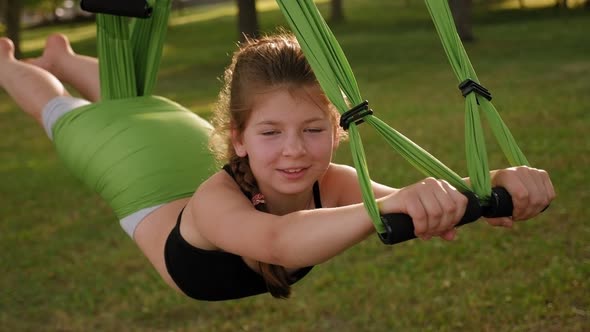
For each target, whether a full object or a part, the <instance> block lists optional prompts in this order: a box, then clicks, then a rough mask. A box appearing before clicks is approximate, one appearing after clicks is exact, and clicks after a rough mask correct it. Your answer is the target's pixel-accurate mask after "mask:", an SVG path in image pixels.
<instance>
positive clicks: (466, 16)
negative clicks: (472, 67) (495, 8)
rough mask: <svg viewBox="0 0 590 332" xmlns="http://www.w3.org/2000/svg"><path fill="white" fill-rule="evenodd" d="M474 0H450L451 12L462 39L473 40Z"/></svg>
mask: <svg viewBox="0 0 590 332" xmlns="http://www.w3.org/2000/svg"><path fill="white" fill-rule="evenodd" d="M472 4H473V1H472V0H449V5H450V7H451V12H453V18H454V19H455V26H456V27H457V33H459V37H461V40H462V41H465V42H469V41H473V39H474V38H473V27H472V24H471V17H472Z"/></svg>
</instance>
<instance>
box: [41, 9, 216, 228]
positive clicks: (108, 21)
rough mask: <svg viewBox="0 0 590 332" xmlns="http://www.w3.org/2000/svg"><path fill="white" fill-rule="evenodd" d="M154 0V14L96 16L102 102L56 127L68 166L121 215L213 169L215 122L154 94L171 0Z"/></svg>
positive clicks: (189, 190)
mask: <svg viewBox="0 0 590 332" xmlns="http://www.w3.org/2000/svg"><path fill="white" fill-rule="evenodd" d="M134 3H135V4H139V6H133V4H134ZM145 4H146V2H145V1H143V0H141V1H137V0H125V1H113V0H95V1H94V2H93V1H83V2H82V5H83V8H85V9H90V10H93V11H96V10H97V9H101V8H102V9H104V8H106V9H110V10H113V8H116V7H117V6H119V7H123V9H129V8H131V9H134V8H135V9H134V10H131V11H129V10H128V11H121V10H118V11H117V10H115V12H116V13H119V12H123V13H127V14H134V15H135V16H142V15H136V14H137V13H139V14H142V13H144V14H145V13H146V10H147V9H150V8H152V7H150V6H145ZM101 6H102V7H101ZM151 6H153V9H154V10H153V15H152V17H151V18H150V19H136V18H133V19H131V18H128V17H121V16H113V15H108V14H98V15H97V34H98V38H97V39H98V57H99V59H100V61H99V73H100V83H101V100H100V101H99V102H96V103H92V104H90V105H87V106H82V107H80V108H77V109H75V110H72V111H70V112H68V113H66V114H65V115H64V116H62V117H60V118H59V120H58V121H57V122H56V124H55V125H54V126H53V128H52V133H53V137H54V143H55V147H56V150H57V152H58V154H59V155H60V157H61V159H62V160H63V161H64V163H65V165H67V167H68V168H69V169H70V171H72V173H74V174H75V175H76V176H77V177H78V178H80V179H81V180H82V181H83V182H84V183H85V184H86V185H87V186H88V187H90V188H91V189H93V190H94V191H96V192H97V193H98V194H100V196H101V197H102V198H103V199H104V200H105V201H106V202H108V204H109V206H111V208H112V209H113V211H114V212H115V214H116V215H117V217H118V218H119V219H121V220H123V219H124V218H125V217H127V216H129V215H131V214H133V213H135V212H137V211H140V210H141V209H145V208H151V207H154V206H158V205H160V204H164V203H168V202H170V201H173V200H176V199H180V198H185V197H190V196H192V195H193V194H194V191H195V189H196V188H197V187H198V186H199V185H200V184H201V183H202V182H203V181H205V180H206V179H207V178H209V177H210V176H211V175H212V174H213V173H214V172H215V161H214V158H213V156H212V154H211V153H210V151H209V149H208V145H207V143H208V138H209V133H210V130H211V126H210V124H209V123H208V122H206V121H205V120H203V119H201V118H200V117H198V116H197V115H196V114H194V113H192V112H190V111H189V110H188V109H186V108H184V107H182V106H181V105H179V104H178V103H175V102H172V101H170V100H168V99H165V98H162V97H156V96H153V95H152V92H153V89H154V85H155V82H156V75H157V71H158V67H159V65H160V58H161V55H162V45H163V41H164V37H165V34H166V29H167V22H168V15H169V12H170V0H163V1H157V2H152V3H151ZM97 7H98V8H97ZM103 11H104V10H103ZM150 13H151V11H150ZM143 16H145V15H143ZM124 228H125V227H124ZM126 230H127V229H126ZM130 235H131V236H132V235H133V234H130Z"/></svg>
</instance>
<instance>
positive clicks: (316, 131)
mask: <svg viewBox="0 0 590 332" xmlns="http://www.w3.org/2000/svg"><path fill="white" fill-rule="evenodd" d="M305 131H306V132H308V133H321V132H322V131H324V129H323V128H307V129H305Z"/></svg>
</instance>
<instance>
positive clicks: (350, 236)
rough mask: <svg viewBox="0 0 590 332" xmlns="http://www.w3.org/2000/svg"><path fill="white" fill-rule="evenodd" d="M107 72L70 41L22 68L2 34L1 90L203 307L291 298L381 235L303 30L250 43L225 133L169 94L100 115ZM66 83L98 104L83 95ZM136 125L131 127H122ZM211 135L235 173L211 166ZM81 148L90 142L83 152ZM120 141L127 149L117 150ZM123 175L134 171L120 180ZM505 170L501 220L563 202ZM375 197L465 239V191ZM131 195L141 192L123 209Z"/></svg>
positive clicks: (410, 190) (232, 83) (223, 106)
mask: <svg viewBox="0 0 590 332" xmlns="http://www.w3.org/2000/svg"><path fill="white" fill-rule="evenodd" d="M97 67H98V64H97V60H96V59H93V58H89V57H84V56H80V55H77V54H75V53H74V52H73V51H72V49H71V48H70V46H69V43H68V41H67V39H66V38H65V37H64V36H62V35H54V36H51V37H50V38H49V39H48V42H47V46H46V49H45V51H44V53H43V55H42V56H41V57H40V58H37V59H32V60H29V61H27V62H22V61H18V60H15V59H14V56H13V46H12V43H11V42H10V40H8V39H6V38H2V39H0V72H1V73H2V75H1V76H0V85H1V86H2V87H3V88H4V89H5V90H6V91H7V92H8V93H9V94H10V95H11V96H12V98H13V99H14V100H15V102H16V103H17V104H18V105H19V106H20V107H21V108H22V109H23V110H24V111H25V112H27V113H29V114H30V115H32V116H33V117H34V118H35V119H36V120H37V121H38V122H39V123H40V124H41V125H42V126H43V127H44V128H45V130H46V131H47V133H48V136H49V137H50V138H52V139H54V142H55V145H56V148H57V149H58V151H59V152H60V155H62V158H64V159H65V160H64V161H65V163H66V164H67V165H68V167H69V168H70V169H73V170H74V172H75V173H77V175H78V176H80V177H82V178H84V177H87V176H88V175H87V174H86V173H85V172H87V171H88V169H91V170H92V171H96V172H99V174H100V176H98V177H99V178H100V179H101V181H100V182H101V185H100V186H96V189H97V191H99V193H100V194H101V195H102V196H103V197H104V198H105V199H107V201H109V203H110V204H111V206H113V207H114V210H115V212H116V214H117V215H118V217H119V218H120V219H121V224H122V226H123V228H124V229H125V230H126V231H127V233H128V234H129V235H130V236H131V237H132V238H133V239H134V240H135V242H136V243H137V245H138V246H139V248H140V249H141V250H142V251H143V253H144V254H145V255H146V257H147V258H148V259H149V260H150V262H151V263H152V264H153V266H154V267H155V269H156V270H157V271H158V272H159V273H160V275H161V276H162V278H163V279H164V280H165V281H166V283H168V284H169V285H170V286H171V287H172V288H174V289H177V290H179V291H181V292H182V293H184V294H186V295H188V296H190V297H192V298H195V299H200V300H227V299H235V298H241V297H245V296H251V295H256V294H261V293H265V292H267V291H269V292H270V293H271V294H272V295H273V296H274V297H279V298H286V297H288V296H289V294H290V285H291V284H293V283H294V282H296V281H298V280H299V279H301V278H302V277H303V276H305V274H307V273H308V272H309V270H310V269H311V267H312V266H314V265H316V264H320V263H322V262H324V261H326V260H328V259H330V258H332V257H334V256H336V255H338V254H339V253H341V252H343V251H344V250H346V249H348V248H350V247H352V246H354V245H355V244H356V243H359V242H360V241H362V240H364V239H366V238H368V237H369V236H370V235H371V234H373V232H374V228H373V225H372V223H371V220H370V218H369V216H368V214H367V213H366V211H365V208H364V207H363V205H362V203H360V202H361V193H360V190H359V188H358V182H357V175H356V172H355V170H354V169H353V168H351V167H349V166H345V165H338V164H335V163H332V162H331V160H332V154H333V152H334V150H335V149H336V148H337V147H338V144H339V143H340V140H341V138H342V137H343V134H342V131H341V129H340V127H339V126H338V118H339V114H338V113H337V111H336V110H335V108H334V107H332V105H330V103H329V101H328V100H327V98H326V97H325V96H324V94H323V93H322V90H321V89H320V87H319V85H318V83H317V81H316V79H315V76H314V74H313V72H312V71H311V68H310V66H309V65H308V64H307V62H306V61H305V58H304V56H303V54H302V52H301V49H300V48H299V45H298V43H297V41H296V39H295V38H294V37H293V36H291V35H288V34H279V35H274V36H269V37H264V38H261V39H259V40H250V41H247V42H246V43H244V44H243V45H241V47H240V48H239V50H237V51H236V52H235V54H234V55H233V59H232V62H231V64H230V65H229V66H228V68H227V69H226V71H225V75H224V81H225V86H224V88H223V89H222V91H221V93H220V97H219V102H218V104H217V107H216V109H215V114H214V118H213V125H214V128H213V129H212V128H211V127H210V126H209V125H208V123H206V122H205V121H204V120H202V119H201V118H199V117H197V116H195V115H194V114H192V113H191V112H189V111H187V110H185V109H182V108H181V107H180V106H178V105H176V106H177V107H176V109H175V110H174V111H170V110H168V109H167V107H168V106H169V104H172V103H170V102H168V101H164V100H161V99H157V98H156V99H157V100H156V101H155V103H156V104H157V105H160V106H158V107H156V108H155V109H151V110H145V109H144V108H143V107H135V106H133V103H132V102H130V103H129V109H128V110H126V111H122V112H121V111H119V112H117V113H115V112H110V111H109V110H108V108H106V109H105V108H102V109H100V110H99V111H100V112H99V111H97V109H96V108H93V104H90V103H96V102H99V97H100V93H99V82H98V69H97ZM60 81H63V82H65V83H68V84H71V85H72V86H74V87H75V88H76V89H77V90H79V91H80V93H81V94H82V96H83V97H84V98H86V100H84V99H79V98H72V97H70V96H69V94H68V92H67V91H66V90H65V89H64V87H63V85H62V83H61V82H60ZM150 98H153V97H150ZM101 103H105V102H101ZM107 103H108V102H107ZM80 106H81V107H80ZM154 119H156V120H154ZM122 123H123V124H125V125H126V127H125V128H124V129H125V130H111V129H112V128H113V127H114V128H118V127H117V126H120V125H121V124H122ZM137 128H139V129H137ZM159 128H160V129H159ZM161 128H164V129H161ZM134 130H136V131H134ZM146 131H149V134H145V133H146ZM157 131H159V132H157ZM121 132H124V133H125V134H120V133H121ZM155 132H157V133H155ZM105 133H106V134H105ZM152 136H155V137H157V139H156V140H151V139H150V137H152ZM208 136H211V139H210V141H209V143H210V144H209V145H210V147H211V148H212V149H211V151H213V152H214V153H213V155H214V156H215V157H216V158H217V160H218V161H221V162H222V163H224V164H225V166H223V169H222V170H219V171H211V167H210V166H211V165H214V163H213V160H212V158H211V156H212V154H211V153H210V152H209V151H208V150H207V149H206V147H205V145H204V143H205V140H206V138H207V137H208ZM79 142H82V143H83V146H84V148H78V149H76V148H75V144H78V143H79ZM96 142H98V143H96ZM138 142H139V143H138ZM162 142H165V145H163V143H162ZM92 144H96V145H98V146H100V148H96V149H94V150H93V149H91V148H89V146H90V147H92V146H91V145H92ZM109 144H111V145H109ZM138 144H140V146H138ZM110 146H112V147H111V148H109V147H110ZM120 147H124V152H123V153H120V152H117V151H115V150H117V148H120ZM72 151H74V152H72ZM104 151H109V152H108V154H111V155H112V154H116V153H120V155H117V157H116V158H114V159H115V160H116V162H113V163H111V164H108V165H107V166H104V165H103V163H102V162H100V163H98V162H95V161H94V160H95V159H98V157H97V156H98V155H99V154H100V153H104ZM130 151H132V152H130ZM145 151H148V152H145ZM132 156H133V158H139V159H140V161H139V162H137V161H135V162H134V161H130V160H131V159H132ZM138 156H139V157H138ZM86 160H90V161H88V162H87V163H86V164H83V165H84V166H83V167H79V166H78V165H77V163H84V162H86ZM91 161H92V162H91ZM97 165H102V166H100V167H99V166H97ZM154 165H161V166H163V167H162V168H158V169H155V168H154V167H155V166H154ZM120 167H122V168H123V169H125V170H126V171H125V172H123V173H122V174H123V175H124V176H121V177H116V176H114V175H112V174H116V173H117V172H118V170H119V168H120ZM80 168H81V169H83V170H84V171H79V169H80ZM94 168H96V170H94ZM101 168H102V169H101ZM164 169H165V170H164ZM100 172H102V173H100ZM142 172H143V173H142ZM136 174H139V175H137V176H136ZM491 175H492V180H493V185H495V186H502V187H505V188H506V189H507V190H508V191H509V192H510V193H511V195H512V197H513V203H514V213H513V217H512V218H499V219H494V220H489V223H490V224H492V225H495V226H504V227H510V226H511V225H512V223H513V221H516V220H525V219H529V218H532V217H534V216H536V215H537V214H538V213H539V212H540V211H541V210H542V209H543V208H544V207H546V206H547V205H548V204H549V203H550V202H551V200H553V198H554V197H555V193H554V190H553V186H552V184H551V181H550V179H549V176H548V175H547V173H546V172H545V171H543V170H538V169H533V168H529V167H516V168H509V169H502V170H497V171H493V172H492V174H491ZM130 177H136V178H138V179H141V180H137V181H135V182H134V181H132V179H129V178H130ZM123 181H126V183H125V186H121V187H124V188H119V187H117V185H119V184H120V182H123ZM86 182H87V183H89V181H86ZM127 182H129V183H127ZM110 186H113V188H114V189H108V190H107V189H104V188H105V187H107V188H111V187H110ZM373 190H374V193H375V196H376V197H377V200H378V203H379V207H380V210H381V211H380V212H381V213H394V212H400V213H406V214H409V215H410V216H411V217H412V219H413V222H414V226H415V232H416V235H417V236H419V237H421V238H423V239H429V238H431V237H434V236H438V237H441V238H443V239H445V240H452V239H453V238H454V236H455V233H456V230H455V227H454V226H455V225H456V223H457V222H458V221H459V220H460V218H461V216H462V215H463V212H464V211H465V207H466V198H465V196H463V195H462V194H461V193H459V192H458V191H457V190H456V189H455V188H453V187H452V186H451V185H449V184H448V183H447V182H445V181H441V180H436V179H432V178H427V179H425V180H423V181H419V182H418V183H415V184H412V185H410V186H407V187H404V188H401V189H394V188H390V187H388V186H385V185H382V184H378V183H373ZM129 191H132V192H133V194H132V195H131V194H129V195H131V196H133V197H132V198H131V199H129V200H127V201H126V202H125V203H121V202H119V201H118V199H119V198H120V197H121V196H125V195H128V192H129ZM144 196H150V197H152V196H153V197H155V198H153V199H152V198H150V199H147V200H145V199H144ZM138 202H142V203H138ZM146 202H147V203H146Z"/></svg>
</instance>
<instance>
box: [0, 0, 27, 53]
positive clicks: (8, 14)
mask: <svg viewBox="0 0 590 332" xmlns="http://www.w3.org/2000/svg"><path fill="white" fill-rule="evenodd" d="M21 2H22V0H4V4H3V5H4V6H3V7H4V12H3V16H4V22H5V23H6V36H7V37H8V38H10V39H11V40H12V42H13V43H14V55H15V56H16V57H17V58H18V59H20V58H21V50H20V20H21V15H22V8H23V7H22V3H21Z"/></svg>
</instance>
